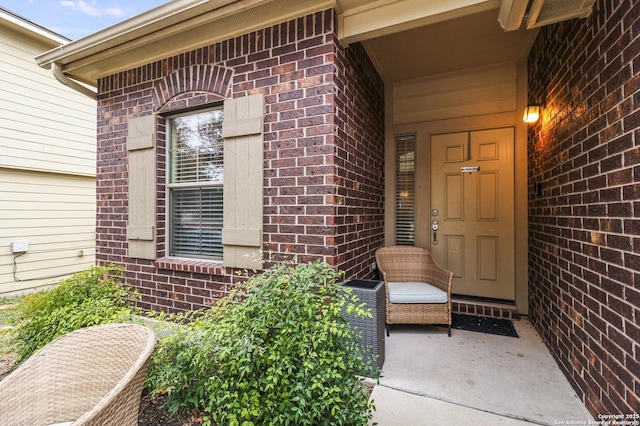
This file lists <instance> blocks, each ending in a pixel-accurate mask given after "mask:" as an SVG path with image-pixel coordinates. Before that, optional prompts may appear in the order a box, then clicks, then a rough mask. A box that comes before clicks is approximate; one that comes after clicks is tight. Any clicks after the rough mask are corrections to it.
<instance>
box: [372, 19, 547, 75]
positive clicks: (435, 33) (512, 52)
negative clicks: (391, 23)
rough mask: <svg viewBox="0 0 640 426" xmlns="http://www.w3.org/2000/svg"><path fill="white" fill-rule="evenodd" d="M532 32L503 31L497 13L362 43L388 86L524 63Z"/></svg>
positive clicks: (431, 25) (451, 20) (443, 22)
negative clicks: (517, 62) (401, 82)
mask: <svg viewBox="0 0 640 426" xmlns="http://www.w3.org/2000/svg"><path fill="white" fill-rule="evenodd" d="M535 35H536V31H535V30H526V29H524V28H521V29H519V30H516V31H509V32H505V31H504V30H503V29H502V28H501V26H500V24H499V23H498V9H491V10H487V11H482V12H480V13H475V14H472V15H465V16H461V17H458V18H454V19H449V20H445V21H440V22H436V23H433V24H430V25H426V26H422V27H418V28H413V29H409V30H405V31H401V32H397V33H393V34H389V35H383V36H380V37H375V38H371V39H368V40H365V41H363V43H364V45H365V47H366V49H367V52H368V53H369V55H370V56H371V58H372V59H373V61H374V63H375V64H376V67H377V69H378V72H380V73H381V74H382V76H383V78H384V79H385V81H386V82H387V83H396V82H399V81H403V80H410V79H414V78H419V77H426V76H429V75H434V74H442V73H448V72H453V71H456V70H461V69H467V68H475V67H483V66H488V65H492V64H499V63H513V62H516V61H518V60H520V59H525V58H526V55H527V54H528V51H529V47H530V45H531V43H532V42H533V39H534V38H535Z"/></svg>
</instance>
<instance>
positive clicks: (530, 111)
mask: <svg viewBox="0 0 640 426" xmlns="http://www.w3.org/2000/svg"><path fill="white" fill-rule="evenodd" d="M539 118H540V106H538V105H529V106H528V107H526V108H525V109H524V116H523V117H522V121H524V122H525V123H535V122H536V121H538V119H539Z"/></svg>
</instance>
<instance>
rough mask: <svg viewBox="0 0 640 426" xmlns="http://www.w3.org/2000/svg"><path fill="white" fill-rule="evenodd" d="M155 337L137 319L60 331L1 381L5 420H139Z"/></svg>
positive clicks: (0, 420)
mask: <svg viewBox="0 0 640 426" xmlns="http://www.w3.org/2000/svg"><path fill="white" fill-rule="evenodd" d="M155 341H156V339H155V336H154V333H153V331H151V330H150V329H148V328H146V327H143V326H141V325H135V324H106V325H98V326H93V327H88V328H82V329H80V330H76V331H73V332H71V333H69V334H66V335H64V336H62V337H59V338H58V339H56V340H54V341H52V342H50V343H49V344H47V345H46V346H45V347H43V348H42V349H40V350H39V351H38V352H36V353H35V354H34V355H32V356H31V357H30V358H29V359H27V360H26V361H25V362H24V363H23V364H22V365H20V366H19V367H18V368H17V369H16V370H15V371H13V372H12V373H11V374H9V375H8V376H7V377H5V378H4V379H3V380H2V381H0V401H1V403H0V425H11V426H19V425H25V426H26V425H30V426H32V425H50V424H65V425H66V424H72V425H74V426H75V425H113V426H128V425H131V426H135V425H137V424H138V411H139V407H140V397H141V394H142V386H143V384H144V381H145V378H146V375H147V367H148V365H149V360H150V355H151V353H152V351H153V348H154V346H155Z"/></svg>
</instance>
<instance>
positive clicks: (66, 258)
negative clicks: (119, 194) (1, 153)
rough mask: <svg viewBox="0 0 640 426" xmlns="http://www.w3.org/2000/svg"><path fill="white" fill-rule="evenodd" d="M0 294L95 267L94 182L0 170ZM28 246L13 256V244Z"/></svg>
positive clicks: (31, 286) (64, 176)
mask: <svg viewBox="0 0 640 426" xmlns="http://www.w3.org/2000/svg"><path fill="white" fill-rule="evenodd" d="M0 188H1V190H0V295H1V294H3V293H12V292H17V291H20V290H24V289H27V288H36V287H40V286H43V285H47V284H52V283H55V282H57V281H58V280H59V279H60V278H59V277H56V278H48V277H54V276H58V275H66V274H72V273H73V272H76V271H79V270H82V269H86V268H88V267H89V266H91V265H93V264H94V263H95V208H96V201H95V180H94V179H93V178H91V177H84V176H72V175H60V174H53V173H35V172H27V171H20V170H9V169H2V168H0ZM18 239H20V240H23V239H26V240H28V241H29V251H28V252H26V253H25V254H24V255H22V256H20V257H17V258H16V259H15V261H16V265H17V267H16V271H15V272H16V273H15V275H16V277H17V279H19V280H22V281H21V282H19V281H15V279H14V275H13V261H14V257H15V255H14V254H12V253H11V241H13V240H18Z"/></svg>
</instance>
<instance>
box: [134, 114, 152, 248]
mask: <svg viewBox="0 0 640 426" xmlns="http://www.w3.org/2000/svg"><path fill="white" fill-rule="evenodd" d="M155 130H156V118H155V116H154V115H147V116H144V117H137V118H132V119H130V120H129V123H128V136H127V153H128V157H129V222H128V224H127V242H128V244H129V252H128V256H129V257H133V258H140V259H155V258H156V196H157V194H156V149H155V146H156V143H155V139H156V133H155Z"/></svg>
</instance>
